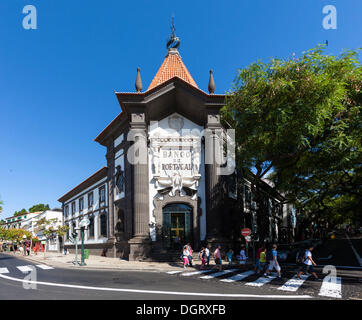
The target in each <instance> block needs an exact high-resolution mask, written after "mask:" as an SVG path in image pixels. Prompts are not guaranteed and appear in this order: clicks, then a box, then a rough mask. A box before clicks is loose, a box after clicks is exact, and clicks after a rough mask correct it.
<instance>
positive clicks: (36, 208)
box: [29, 203, 50, 213]
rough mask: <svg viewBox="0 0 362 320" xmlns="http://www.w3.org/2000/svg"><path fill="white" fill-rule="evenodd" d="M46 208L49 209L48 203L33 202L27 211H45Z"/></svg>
mask: <svg viewBox="0 0 362 320" xmlns="http://www.w3.org/2000/svg"><path fill="white" fill-rule="evenodd" d="M46 210H50V208H49V205H48V204H43V203H39V204H35V205H33V206H32V207H31V208H29V213H32V212H38V211H46Z"/></svg>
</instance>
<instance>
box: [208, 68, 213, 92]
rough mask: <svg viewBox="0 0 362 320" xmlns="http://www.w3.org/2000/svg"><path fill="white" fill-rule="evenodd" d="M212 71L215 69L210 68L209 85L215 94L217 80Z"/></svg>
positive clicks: (210, 90)
mask: <svg viewBox="0 0 362 320" xmlns="http://www.w3.org/2000/svg"><path fill="white" fill-rule="evenodd" d="M212 72H213V71H212V70H210V78H209V86H208V89H209V93H210V94H214V92H215V82H214V77H213V75H212Z"/></svg>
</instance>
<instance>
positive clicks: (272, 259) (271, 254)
mask: <svg viewBox="0 0 362 320" xmlns="http://www.w3.org/2000/svg"><path fill="white" fill-rule="evenodd" d="M277 248H278V246H277V245H276V244H273V247H272V250H268V251H267V253H266V260H267V263H269V266H268V269H267V270H266V271H265V273H264V276H265V277H269V273H270V272H271V271H272V270H273V269H275V270H276V271H277V273H278V278H281V277H282V276H281V275H280V270H281V268H280V265H279V263H278V251H277Z"/></svg>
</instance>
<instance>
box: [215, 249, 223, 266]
mask: <svg viewBox="0 0 362 320" xmlns="http://www.w3.org/2000/svg"><path fill="white" fill-rule="evenodd" d="M220 250H221V245H220V244H218V246H217V248H216V250H215V251H214V259H215V264H216V265H215V268H214V269H217V270H219V271H222V260H221V251H220Z"/></svg>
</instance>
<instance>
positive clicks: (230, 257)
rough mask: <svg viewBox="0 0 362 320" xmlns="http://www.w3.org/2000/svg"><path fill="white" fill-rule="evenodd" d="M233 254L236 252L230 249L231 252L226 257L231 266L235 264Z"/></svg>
mask: <svg viewBox="0 0 362 320" xmlns="http://www.w3.org/2000/svg"><path fill="white" fill-rule="evenodd" d="M233 254H234V251H233V250H232V249H231V248H230V249H229V251H228V252H227V253H226V257H227V259H228V261H229V266H231V265H232V263H233Z"/></svg>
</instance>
